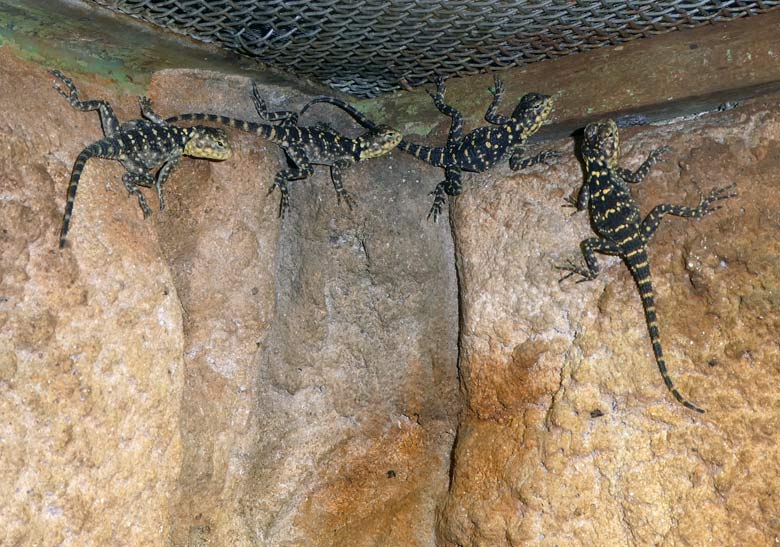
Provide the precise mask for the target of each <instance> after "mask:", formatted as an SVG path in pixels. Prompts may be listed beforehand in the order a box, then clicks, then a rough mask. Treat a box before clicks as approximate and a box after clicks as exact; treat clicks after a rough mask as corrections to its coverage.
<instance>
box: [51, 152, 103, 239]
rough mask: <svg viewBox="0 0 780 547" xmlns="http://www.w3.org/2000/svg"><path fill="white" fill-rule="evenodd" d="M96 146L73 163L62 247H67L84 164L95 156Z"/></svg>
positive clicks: (61, 233)
mask: <svg viewBox="0 0 780 547" xmlns="http://www.w3.org/2000/svg"><path fill="white" fill-rule="evenodd" d="M95 152H96V146H95V145H91V146H88V147H86V148H85V149H84V150H82V151H81V154H79V155H78V157H77V158H76V162H75V163H74V164H73V171H72V172H71V174H70V183H68V195H67V198H66V202H65V216H64V217H63V219H62V230H60V249H62V248H63V247H65V243H66V239H65V238H66V236H67V235H68V229H69V228H70V217H72V216H73V204H74V202H75V201H76V190H78V187H79V179H80V178H81V173H82V172H83V171H84V166H85V165H86V163H87V160H89V158H92V157H94V156H95Z"/></svg>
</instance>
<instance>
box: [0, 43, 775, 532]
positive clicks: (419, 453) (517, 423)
mask: <svg viewBox="0 0 780 547" xmlns="http://www.w3.org/2000/svg"><path fill="white" fill-rule="evenodd" d="M72 76H73V77H74V81H75V82H76V84H77V85H78V86H79V88H80V90H81V91H82V92H83V94H84V96H85V98H105V99H107V100H109V101H110V102H111V104H112V105H113V106H114V107H115V109H116V110H117V114H118V115H119V117H120V119H121V120H123V121H124V120H128V119H132V118H136V117H138V108H137V103H136V99H135V98H134V97H128V96H121V95H119V94H117V93H116V91H115V90H113V89H111V88H110V87H109V86H107V85H106V83H105V82H103V83H100V82H98V83H96V82H95V81H94V80H91V79H89V78H83V77H79V76H78V75H72ZM52 83H53V81H52V78H51V77H50V76H49V75H48V74H47V73H46V71H45V70H44V68H42V67H39V66H36V65H33V64H30V63H27V62H21V61H19V60H18V59H16V58H14V57H13V56H11V55H10V54H9V53H8V51H7V50H5V49H2V48H0V112H2V114H3V116H2V119H1V120H0V139H1V140H0V142H2V147H0V196H2V199H0V238H1V241H2V245H0V417H2V420H0V499H1V500H3V502H2V503H0V545H3V546H5V545H10V546H17V545H19V546H21V545H25V546H26V545H64V546H81V545H150V546H153V545H177V546H196V545H231V546H255V545H262V546H268V547H275V546H279V547H281V546H290V545H306V546H313V547H316V546H323V547H324V546H331V545H338V546H346V547H352V546H355V547H357V546H360V547H364V546H365V547H367V546H377V547H379V546H382V547H385V546H390V547H395V546H399V547H400V546H404V547H406V546H420V547H423V546H425V547H428V546H433V545H440V546H451V547H454V546H464V547H465V546H474V547H477V546H479V547H483V546H484V547H487V546H490V547H494V546H495V547H501V546H521V545H549V546H553V545H561V546H563V545H567V546H568V545H589V546H590V545H678V544H679V545H697V546H698V545H772V544H774V543H775V542H777V541H780V539H778V538H779V537H780V520H778V519H779V518H780V517H778V515H780V502H778V499H780V492H779V491H778V489H779V485H780V477H778V474H779V473H780V471H778V470H780V448H778V442H777V430H778V426H779V425H780V424H779V420H780V407H779V406H778V403H777V400H778V398H777V394H778V392H780V358H778V355H779V353H778V349H779V348H778V342H777V340H779V339H780V336H778V334H780V333H779V332H778V330H779V327H780V297H778V294H780V243H779V242H780V213H778V211H780V197H778V192H777V187H778V175H777V173H778V172H780V153H779V152H780V144H778V143H780V102H779V101H778V100H776V99H765V100H762V101H754V102H752V103H750V104H748V105H746V106H744V107H742V108H740V109H737V110H733V111H730V112H726V113H720V114H712V115H709V116H706V117H701V118H698V119H695V120H687V121H679V122H676V123H672V124H669V125H665V126H662V127H653V128H644V129H641V130H638V129H634V130H626V131H625V132H624V133H623V134H622V135H621V136H622V142H623V143H624V150H623V165H624V166H627V167H632V168H633V167H635V166H637V165H638V164H639V162H640V161H641V160H642V159H644V157H645V156H646V154H647V153H648V152H649V151H650V150H651V149H652V148H655V147H658V146H661V145H670V146H671V147H672V148H673V151H672V152H671V153H670V154H669V156H668V161H666V162H665V163H662V164H660V165H658V166H657V167H656V168H655V169H654V171H653V173H652V174H651V175H650V176H649V177H648V178H647V179H646V181H645V182H644V183H642V184H641V185H637V186H632V191H633V192H634V195H635V197H636V198H637V201H638V202H639V204H640V206H641V208H642V210H643V211H645V212H647V211H649V210H650V209H651V208H652V207H653V206H654V205H656V204H658V203H662V202H665V203H682V204H688V205H695V204H696V203H698V200H699V197H700V196H701V194H703V193H705V192H706V191H708V190H709V189H710V188H712V187H715V186H722V185H725V184H728V183H731V182H736V183H737V185H738V191H739V197H738V198H736V199H733V200H730V201H728V202H725V203H724V207H723V209H721V210H719V211H717V212H715V213H714V214H712V215H710V216H707V217H706V218H704V219H703V220H701V221H692V220H688V219H681V218H675V217H667V218H666V219H665V220H664V222H663V224H662V226H661V227H660V228H659V230H658V232H657V233H656V235H655V237H654V238H653V240H652V241H651V243H650V247H649V248H650V265H651V270H652V272H653V276H654V277H653V281H654V286H655V293H656V303H657V312H658V317H659V322H660V330H661V337H662V341H663V344H664V350H665V353H666V356H667V363H668V365H669V369H670V373H671V375H672V377H673V378H674V379H675V380H676V382H677V384H678V387H679V388H680V390H681V391H682V393H684V394H685V395H686V396H688V397H690V399H691V400H692V401H695V402H696V403H698V404H700V405H701V406H703V407H704V408H705V409H706V410H707V413H706V414H704V415H698V414H694V413H692V412H690V411H688V410H686V409H685V408H683V407H682V406H680V405H679V404H678V403H676V402H675V400H674V399H673V398H672V397H671V395H670V394H669V393H668V392H667V390H666V388H665V386H664V384H663V381H662V379H661V377H660V374H659V373H658V370H657V368H656V365H655V362H654V360H653V356H652V348H651V346H650V342H649V340H648V335H647V327H646V325H645V322H644V318H643V315H642V310H641V304H640V300H639V297H638V293H637V289H636V286H635V285H634V282H633V280H632V278H631V277H630V274H629V273H628V271H627V269H626V268H625V266H624V265H623V264H622V263H621V262H620V260H619V259H616V258H610V257H605V256H600V257H599V258H600V263H601V265H602V272H601V274H600V276H599V277H598V279H597V280H595V281H592V282H589V283H581V284H576V283H573V282H571V281H566V282H564V283H559V282H558V279H559V277H560V272H558V271H557V270H556V269H555V265H556V264H560V263H562V262H564V261H565V260H566V258H568V257H572V258H576V259H577V260H581V255H580V253H579V250H578V245H579V242H580V241H581V240H582V239H584V238H586V237H589V236H590V235H591V232H590V228H589V226H588V222H587V218H586V214H584V213H579V214H575V215H572V214H571V212H572V210H571V209H567V208H564V207H561V205H562V204H563V203H564V202H563V198H564V197H565V196H567V195H570V194H572V193H574V192H576V191H577V190H578V188H579V186H580V185H581V183H582V170H581V168H580V164H579V162H578V161H577V159H576V156H575V155H574V146H573V143H572V142H571V141H562V142H558V143H554V144H555V146H556V147H557V148H558V149H559V150H561V151H562V152H563V155H562V157H561V158H559V159H558V160H556V163H554V164H553V165H550V166H536V167H533V168H530V169H528V170H527V171H525V172H521V173H519V174H518V173H511V172H510V171H509V170H508V168H507V167H506V166H502V167H499V168H496V169H494V170H492V171H490V172H488V173H484V174H480V175H467V176H466V177H465V182H466V187H465V191H464V194H463V195H462V196H461V197H459V198H458V199H457V200H454V205H453V206H451V207H450V215H451V218H450V219H449V220H450V221H451V229H450V226H448V225H447V218H446V215H445V218H444V219H442V221H440V222H439V223H438V224H433V223H429V222H427V221H426V220H425V215H426V214H427V211H428V208H429V206H430V199H431V198H430V197H429V196H427V193H428V192H429V191H430V190H432V189H433V187H434V186H435V184H436V183H437V182H438V181H439V180H441V177H442V172H441V170H440V169H435V168H430V167H426V166H425V165H424V164H422V163H420V162H418V161H417V160H414V159H413V158H411V157H409V156H407V155H405V154H402V153H401V152H394V153H392V154H391V155H390V156H388V157H385V158H380V159H377V160H372V161H371V162H368V163H365V164H361V165H359V166H357V167H355V168H353V169H351V170H350V171H348V172H347V176H346V177H345V181H344V183H345V187H346V188H347V189H348V190H349V191H350V192H351V193H352V195H353V196H354V197H355V199H356V202H357V207H356V208H355V209H354V210H353V211H349V210H348V209H347V208H346V207H345V206H343V205H342V206H341V207H339V206H338V205H337V202H336V196H335V192H334V191H333V188H332V185H331V181H330V177H329V172H328V170H327V168H324V167H315V175H314V176H313V177H311V178H310V179H309V180H307V181H301V182H294V183H292V184H291V204H292V207H293V209H292V212H291V214H290V216H289V217H288V218H285V219H284V220H280V219H279V218H278V217H277V208H278V203H279V202H278V199H279V196H278V192H277V193H273V194H270V195H269V194H268V191H267V190H268V188H269V187H270V185H271V183H272V180H273V177H274V174H275V173H276V172H277V171H278V170H280V169H283V168H284V167H285V160H284V156H283V154H282V153H281V151H280V150H279V148H277V147H276V146H275V145H273V144H271V143H268V142H266V141H263V140H261V139H259V138H256V137H254V136H252V135H247V134H242V133H240V132H237V131H232V130H231V131H230V136H231V142H232V146H233V149H234V157H233V158H232V159H231V160H229V161H226V162H222V163H215V162H208V161H204V160H194V159H190V158H185V159H184V160H183V161H182V163H181V164H180V165H179V167H177V169H176V170H175V171H174V172H173V173H172V175H171V177H170V179H169V181H168V183H167V184H166V188H165V192H166V203H167V207H166V210H165V211H162V212H160V211H157V208H156V207H154V204H155V200H154V199H153V194H152V192H149V193H148V194H147V197H148V198H149V201H150V204H152V205H153V209H154V213H153V215H152V217H151V218H149V219H147V220H144V219H143V218H142V215H141V211H140V210H139V208H138V206H137V203H136V201H135V199H134V198H128V196H127V194H126V192H125V189H124V187H123V185H122V183H121V176H122V173H123V169H122V168H121V166H120V165H119V164H118V163H117V162H112V161H102V160H94V161H91V162H90V163H89V164H88V165H87V168H86V170H85V173H84V177H83V178H82V181H81V185H80V187H79V193H78V196H77V198H76V208H75V215H74V219H73V225H72V229H71V233H70V234H69V237H70V245H69V246H68V247H67V248H66V249H65V250H62V251H61V250H59V249H58V248H57V235H58V232H59V227H60V222H61V220H62V212H63V208H64V202H65V189H66V186H67V180H68V177H69V174H70V169H71V167H72V165H73V161H74V159H75V157H76V155H77V154H78V152H79V151H80V150H81V149H82V148H83V147H84V146H85V145H87V144H89V143H90V142H92V141H94V140H96V139H97V138H99V137H100V136H101V132H100V126H99V118H98V115H97V114H96V113H94V112H89V113H85V112H77V111H75V110H73V109H72V108H71V107H70V105H68V104H67V102H66V101H65V100H64V99H62V97H60V96H59V95H58V94H57V93H56V91H54V89H52V87H51V85H52ZM260 85H261V92H262V93H263V95H264V96H265V97H266V99H267V100H268V103H269V106H270V107H271V109H273V110H280V109H292V110H295V109H297V108H298V107H299V106H300V105H301V104H302V103H303V102H304V101H305V99H306V97H304V96H302V95H301V94H300V93H299V92H298V91H296V90H294V89H289V88H283V87H279V85H277V84H276V83H275V82H274V81H272V80H269V81H267V82H260ZM149 95H150V97H151V98H152V99H153V100H154V103H155V109H156V110H157V112H159V113H160V114H162V115H166V116H167V115H174V114H179V113H183V112H192V111H204V112H211V113H219V114H225V115H233V116H238V117H243V118H246V119H250V120H257V116H256V114H255V113H254V111H253V109H252V105H251V101H250V84H249V81H248V80H246V79H244V78H238V77H230V76H225V75H220V74H214V73H209V74H205V73H200V72H191V71H163V72H160V73H158V74H157V75H156V76H155V78H154V80H153V83H152V86H151V88H150V89H149ZM317 112H319V115H320V116H321V118H320V119H323V120H327V121H328V122H329V123H331V124H333V125H335V126H336V127H338V128H339V129H342V130H343V131H344V132H345V133H347V134H349V135H355V134H356V133H357V129H355V128H354V125H353V124H351V123H350V122H348V118H347V117H346V116H342V115H340V114H333V115H331V113H332V112H333V111H332V110H327V109H325V108H322V109H319V110H317ZM307 117H308V115H307ZM315 121H317V118H316V117H314V116H312V119H304V120H302V121H301V123H303V124H313V123H314V122H315ZM402 129H403V128H402ZM414 140H416V141H422V140H424V139H418V138H415V139H414ZM431 140H435V139H431Z"/></svg>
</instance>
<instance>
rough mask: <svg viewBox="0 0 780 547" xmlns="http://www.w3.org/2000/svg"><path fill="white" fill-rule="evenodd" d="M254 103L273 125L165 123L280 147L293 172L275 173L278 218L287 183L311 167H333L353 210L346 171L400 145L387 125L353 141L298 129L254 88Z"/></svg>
mask: <svg viewBox="0 0 780 547" xmlns="http://www.w3.org/2000/svg"><path fill="white" fill-rule="evenodd" d="M252 100H253V102H254V105H255V109H256V110H257V112H258V113H259V114H260V116H261V117H262V118H263V119H265V120H267V121H269V122H280V123H279V124H278V125H273V124H272V123H254V122H248V121H244V120H239V119H236V118H229V117H226V116H220V115H215V114H201V113H195V114H181V115H179V116H175V117H172V118H168V119H167V120H165V121H166V122H167V123H173V122H178V121H183V120H201V121H209V122H215V123H221V124H223V125H227V126H228V127H233V128H236V129H240V130H242V131H247V132H249V133H254V134H255V135H258V136H260V137H262V138H264V139H267V140H269V141H271V142H273V143H275V144H277V145H278V146H280V147H281V148H282V149H283V150H284V151H285V153H286V154H287V157H288V158H289V159H290V161H291V163H292V164H293V165H292V168H290V169H284V170H282V171H279V172H278V173H276V176H275V177H274V183H273V184H272V185H271V188H270V189H269V193H270V192H273V191H274V189H276V188H278V189H279V191H280V193H281V201H280V204H279V216H281V217H284V214H285V212H286V211H287V210H288V209H289V206H290V201H289V200H290V198H289V189H288V186H287V184H288V182H290V181H293V180H301V179H306V178H308V177H309V176H311V174H312V173H313V172H314V168H313V167H312V165H327V166H330V174H331V179H332V181H333V186H334V188H335V190H336V196H337V199H338V201H339V203H340V202H341V200H342V199H343V200H344V201H345V202H346V204H347V206H348V207H350V208H352V206H353V204H354V200H353V199H352V197H351V196H350V195H349V193H348V192H347V191H346V190H345V189H344V185H343V182H342V179H343V173H344V170H346V169H347V168H349V167H350V166H352V165H354V164H355V163H357V162H359V161H363V160H367V159H371V158H376V157H379V156H383V155H385V154H387V153H389V152H390V151H391V150H393V149H394V148H395V147H396V146H397V145H398V143H399V142H401V138H402V136H401V134H400V133H399V132H398V131H396V130H394V129H392V128H390V127H387V126H385V125H379V126H376V125H374V126H373V127H372V128H371V129H370V130H369V131H367V132H366V133H364V134H363V135H361V136H359V137H357V138H355V139H351V138H348V137H345V136H343V135H341V134H339V133H337V132H336V131H335V130H333V129H332V128H330V127H328V126H326V125H324V124H317V125H314V126H312V127H300V126H298V115H297V114H295V113H294V112H287V111H280V112H269V111H268V108H267V106H266V104H265V101H264V100H263V99H262V97H260V94H259V91H258V89H257V86H256V85H254V84H253V86H252Z"/></svg>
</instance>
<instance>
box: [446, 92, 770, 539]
mask: <svg viewBox="0 0 780 547" xmlns="http://www.w3.org/2000/svg"><path fill="white" fill-rule="evenodd" d="M778 106H780V105H779V104H778V102H777V101H776V100H766V101H763V102H755V103H753V104H751V105H749V106H747V107H745V108H744V109H742V110H738V111H734V112H731V113H723V114H713V115H710V116H708V117H704V118H700V119H698V120H695V121H682V122H678V123H674V124H670V125H668V126H664V127H660V128H653V129H645V130H643V131H641V132H639V131H637V130H633V131H630V130H627V131H625V132H624V133H623V135H622V142H623V143H624V150H623V165H624V166H626V167H630V168H635V167H636V166H638V164H639V163H640V162H641V161H642V160H644V158H645V157H646V155H647V153H649V152H650V150H652V149H653V148H656V147H659V146H662V145H670V146H671V147H672V148H673V151H672V152H671V153H670V155H669V159H668V161H667V162H665V163H663V164H660V165H658V166H657V167H656V168H655V169H654V171H653V174H651V175H650V176H649V177H648V178H647V179H646V180H645V182H644V183H642V184H641V185H637V186H632V191H633V193H634V196H635V197H636V199H637V200H638V202H639V204H640V207H641V208H642V210H643V211H644V212H645V213H647V212H649V211H650V209H651V208H652V207H653V206H655V205H657V204H659V203H677V204H687V205H692V206H695V205H696V204H697V203H698V201H699V198H700V196H701V195H702V194H703V193H706V192H707V191H708V190H709V189H711V188H713V187H715V186H724V185H726V184H729V183H731V182H736V183H737V185H738V191H739V197H738V198H736V199H732V200H730V201H728V202H725V203H724V204H723V205H724V207H723V209H721V210H719V211H716V212H715V213H713V214H711V215H709V216H707V217H705V218H704V219H702V220H700V221H694V220H688V219H682V218H677V217H667V218H666V219H665V220H664V221H663V223H662V226H661V227H660V228H659V230H658V232H657V233H656V235H655V237H654V238H653V239H652V240H651V242H650V247H649V248H650V267H651V270H652V272H653V281H654V287H655V293H656V304H657V312H658V316H659V321H660V329H661V337H662V340H663V343H664V349H665V350H666V354H667V363H668V366H669V368H670V372H671V374H672V377H673V378H675V379H676V381H677V384H678V387H679V388H680V389H681V391H682V392H683V393H685V394H687V395H688V396H689V397H690V398H691V400H693V401H697V402H699V403H700V404H701V405H702V406H703V407H704V408H705V409H707V413H706V414H704V415H697V414H695V413H693V412H690V411H688V410H686V409H685V408H683V407H682V406H681V405H679V404H677V403H676V402H675V400H674V399H673V398H672V397H671V395H670V394H669V393H668V392H667V390H666V388H665V386H664V384H663V381H662V379H661V376H660V374H659V373H658V370H657V367H656V364H655V361H654V359H653V355H652V347H651V345H650V342H649V339H648V335H647V327H646V324H645V321H644V317H643V314H642V309H641V302H640V299H639V296H638V292H637V288H636V285H635V283H634V281H633V279H632V278H631V276H630V274H629V272H628V270H627V268H626V267H625V266H624V265H623V263H622V262H621V261H620V260H619V259H617V258H611V257H606V256H604V255H599V260H600V263H601V265H602V273H601V274H600V275H599V277H598V279H597V280H595V281H592V282H586V283H581V284H576V283H573V282H571V281H564V282H563V283H559V282H558V278H559V277H561V274H560V272H558V271H556V270H555V269H554V266H555V265H556V264H561V263H563V262H564V261H565V259H566V258H568V257H573V258H575V259H576V260H579V261H581V260H582V255H581V252H580V251H579V249H578V245H579V242H580V241H581V240H582V239H585V238H586V237H590V236H591V235H592V233H591V231H590V228H589V226H588V221H587V214H586V213H579V214H576V215H574V216H571V211H572V209H567V208H563V207H561V205H562V204H563V200H562V198H563V197H564V196H566V195H569V194H572V193H573V192H575V191H576V190H578V188H579V185H580V184H581V182H582V173H581V168H580V166H579V164H578V163H577V162H576V161H575V160H574V156H573V154H572V150H571V145H570V144H569V143H566V144H565V147H566V148H565V150H564V151H565V152H566V155H565V156H564V157H563V159H562V160H561V161H559V162H558V163H557V164H555V165H552V166H550V167H549V168H544V167H540V168H534V169H533V170H530V171H529V172H528V173H524V174H520V175H516V174H513V175H510V176H507V174H506V173H501V172H497V173H492V174H489V175H488V176H487V177H485V178H488V179H489V180H487V181H486V180H485V178H481V179H480V181H479V184H478V185H477V186H478V187H475V188H472V189H471V190H470V191H468V192H466V193H465V194H464V195H463V197H461V198H460V199H459V200H458V203H457V205H456V206H455V207H454V208H453V209H452V213H453V225H454V227H455V228H454V234H455V245H456V248H457V250H458V256H457V259H458V270H459V279H460V281H461V303H462V310H461V313H462V317H463V325H462V330H461V336H460V344H461V354H460V356H461V362H460V371H461V373H462V381H463V387H464V391H465V393H466V394H467V401H466V404H467V408H468V412H467V414H466V416H465V418H464V420H463V421H462V423H461V425H460V429H459V433H458V440H457V443H456V446H455V449H454V452H453V462H452V483H451V486H450V492H449V495H448V499H447V502H446V508H445V509H444V511H443V516H442V521H441V524H440V526H439V532H440V535H439V537H440V544H441V545H459V546H487V545H490V546H510V545H511V546H520V545H550V546H553V545H678V544H680V545H683V544H687V545H771V544H774V543H775V542H777V541H779V539H778V537H779V534H780V520H778V518H777V515H778V514H780V501H778V499H779V498H778V493H779V492H778V488H779V487H780V483H779V482H778V479H779V478H780V477H778V473H780V471H779V470H780V449H779V448H778V444H777V442H776V434H775V430H776V429H777V425H778V419H780V408H779V407H778V404H777V400H778V399H777V394H778V392H779V391H780V368H779V367H778V365H779V364H780V358H779V357H778V355H779V354H778V345H777V340H778V339H779V338H778V335H779V334H780V332H778V327H779V326H780V306H778V304H779V303H780V301H778V298H777V294H778V290H779V289H780V243H779V241H780V237H779V236H780V232H778V229H779V228H780V216H779V215H780V213H779V211H780V197H779V195H778V193H777V191H776V189H777V182H778V177H777V173H778V171H780V154H778V152H779V151H780V144H779V143H780V140H779V139H780V114H778V112H779V111H780V110H779V109H778Z"/></svg>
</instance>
